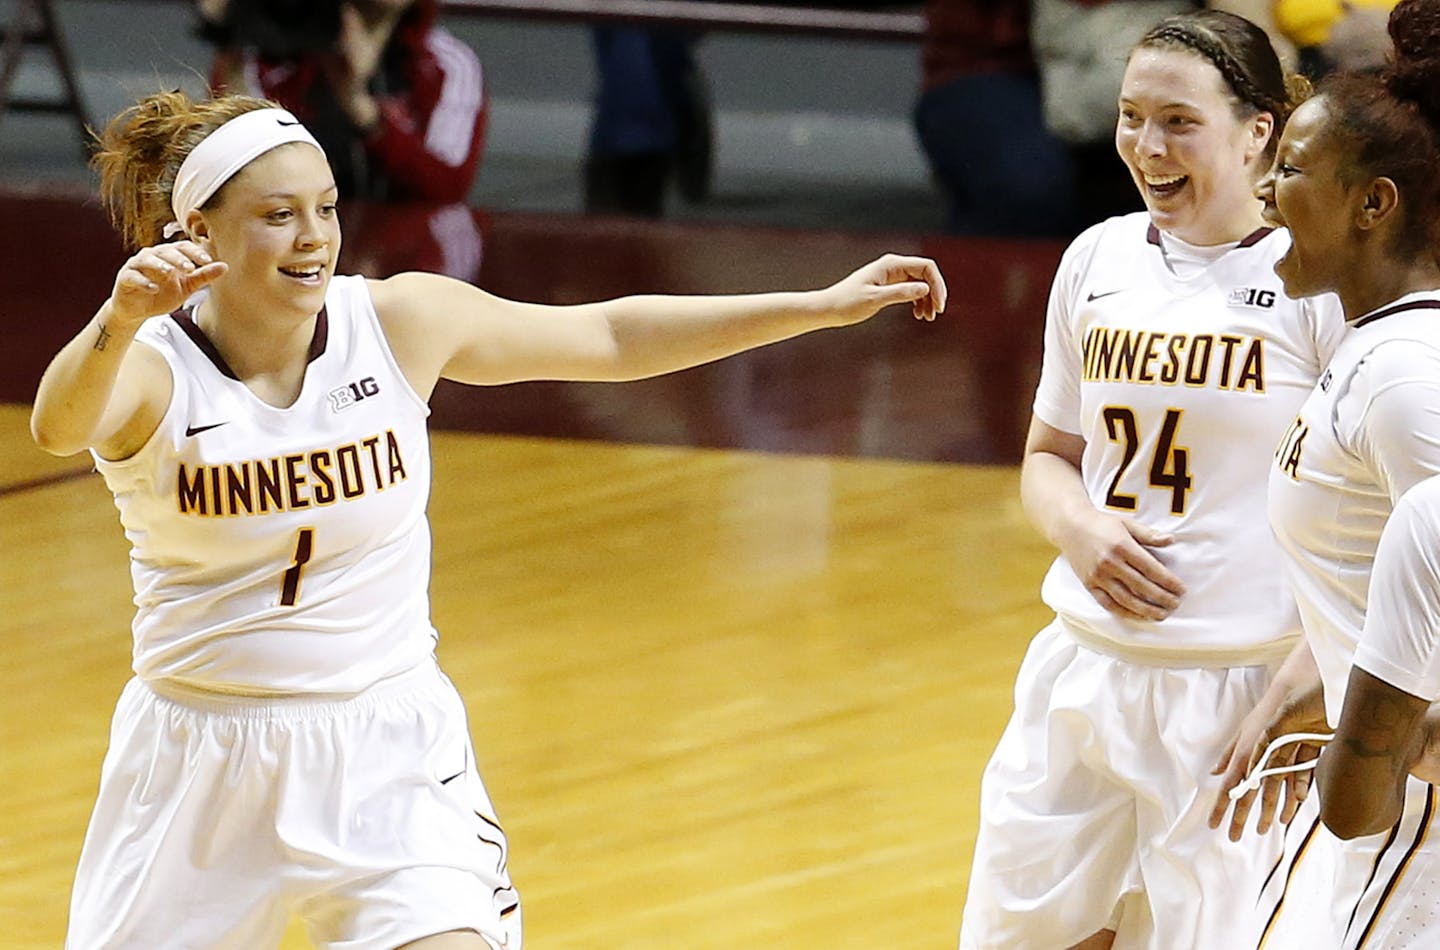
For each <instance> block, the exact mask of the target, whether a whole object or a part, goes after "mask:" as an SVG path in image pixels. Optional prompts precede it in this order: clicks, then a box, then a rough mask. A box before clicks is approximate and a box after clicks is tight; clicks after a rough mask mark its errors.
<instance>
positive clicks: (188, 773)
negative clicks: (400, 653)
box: [66, 661, 520, 950]
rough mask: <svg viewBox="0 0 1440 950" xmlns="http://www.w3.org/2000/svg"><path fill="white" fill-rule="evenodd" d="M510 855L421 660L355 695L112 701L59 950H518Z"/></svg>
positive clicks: (459, 715) (136, 688) (458, 705)
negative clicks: (296, 940)
mask: <svg viewBox="0 0 1440 950" xmlns="http://www.w3.org/2000/svg"><path fill="white" fill-rule="evenodd" d="M506 858H507V843H506V839H505V835H504V833H503V832H502V831H501V830H500V826H499V824H498V823H497V822H496V820H495V816H494V810H493V808H492V807H491V805H490V800H489V797H488V796H487V794H486V792H485V788H484V786H483V785H482V784H481V782H480V776H479V773H478V772H477V770H476V767H475V756H474V752H473V749H472V748H471V744H470V736H469V730H468V727H467V725H466V717H465V709H464V705H463V703H462V701H461V699H460V696H459V694H458V693H457V692H456V691H455V687H454V686H453V685H451V683H450V681H449V680H448V679H447V678H446V677H445V676H444V674H443V673H441V672H440V670H439V669H438V668H437V667H436V666H435V664H434V662H433V661H427V662H426V663H425V664H424V665H422V666H421V667H419V668H417V669H415V670H413V671H411V672H409V673H406V674H403V675H402V676H398V677H395V678H393V679H391V680H388V681H386V682H384V683H381V684H379V685H377V686H375V687H372V688H371V689H369V690H367V691H365V692H364V693H361V694H359V695H357V696H354V697H349V698H344V699H337V700H334V701H327V700H316V699H313V698H305V699H299V698H297V699H288V698H287V699H251V698H246V697H228V696H215V695H214V694H200V693H194V692H189V691H183V690H177V689H174V688H173V687H164V686H155V687H152V686H149V685H146V684H145V683H142V682H140V681H138V680H132V681H131V682H130V683H129V684H128V685H127V686H126V687H125V690H124V692H123V693H122V694H121V697H120V701H119V704H118V706H117V708H116V711H115V718H114V722H113V725H112V728H111V733H110V749H109V751H108V752H107V754H106V756H105V763H104V766H103V768H102V771H101V776H100V792H99V797H98V800H97V801H96V804H95V811H94V814H93V815H92V817H91V820H90V827H89V830H88V832H87V833H86V836H85V844H84V847H83V849H82V851H81V855H80V866H79V869H78V871H77V872H76V879H75V890H74V893H73V896H72V898H71V904H70V930H69V935H68V937H67V939H66V947H67V948H69V950H100V948H105V950H121V948H124V950H156V948H163V947H177V948H178V947H184V948H187V950H198V948H207V950H208V948H216V950H219V948H226V950H229V948H233V950H263V948H266V947H275V946H278V944H279V942H280V940H281V937H282V935H283V932H284V929H285V926H286V923H287V920H288V918H289V916H290V915H291V914H292V913H293V914H298V915H299V916H300V917H302V918H303V919H304V920H305V922H306V925H307V926H308V928H309V932H310V936H311V939H312V940H313V941H314V942H315V944H316V946H318V947H321V948H335V950H340V948H344V950H392V948H394V947H397V946H400V945H401V944H404V943H407V942H410V941H413V940H418V939H420V938H421V937H426V936H429V935H432V934H437V933H444V932H446V931H451V930H474V931H477V932H479V933H480V934H481V935H482V936H483V937H484V938H485V939H486V940H488V941H489V942H490V944H491V945H493V946H494V947H496V948H497V950H500V948H508V950H517V948H519V947H520V909H519V900H518V898H517V896H516V893H515V890H514V889H513V887H512V886H511V882H510V875H509V871H508V870H507V865H506Z"/></svg>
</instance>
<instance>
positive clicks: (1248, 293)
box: [1225, 287, 1275, 310]
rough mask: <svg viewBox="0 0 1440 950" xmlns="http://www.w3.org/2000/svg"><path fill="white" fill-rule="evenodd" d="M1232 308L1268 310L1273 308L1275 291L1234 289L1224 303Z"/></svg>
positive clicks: (1246, 288)
mask: <svg viewBox="0 0 1440 950" xmlns="http://www.w3.org/2000/svg"><path fill="white" fill-rule="evenodd" d="M1225 302H1226V303H1228V304H1229V305H1230V306H1232V307H1254V308H1255V309H1257V310H1269V309H1270V308H1271V307H1274V306H1275V291H1273V290H1262V289H1261V288H1259V287H1236V288H1235V289H1234V290H1232V291H1230V296H1229V297H1228V298H1227V299H1226V301H1225Z"/></svg>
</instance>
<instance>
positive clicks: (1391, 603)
mask: <svg viewBox="0 0 1440 950" xmlns="http://www.w3.org/2000/svg"><path fill="white" fill-rule="evenodd" d="M1355 665H1356V666H1358V667H1360V668H1361V669H1362V670H1365V671H1366V672H1367V673H1371V674H1373V675H1374V676H1376V677H1378V678H1380V679H1382V680H1384V681H1385V682H1387V683H1389V684H1390V685H1392V686H1394V687H1396V688H1397V689H1402V690H1404V691H1405V692H1407V693H1409V694H1410V695H1411V696H1418V697H1420V698H1421V699H1424V700H1428V701H1430V702H1432V703H1433V702H1434V701H1435V700H1437V699H1440V477H1432V478H1427V479H1425V480H1424V481H1423V482H1420V483H1419V484H1418V485H1416V486H1415V487H1414V488H1411V489H1410V490H1409V491H1407V492H1406V493H1405V494H1404V495H1402V496H1401V498H1400V502H1399V503H1398V504H1397V505H1396V506H1395V511H1394V512H1393V513H1392V514H1391V515H1390V520H1388V521H1386V522H1385V530H1384V531H1383V532H1382V533H1381V535H1380V545H1379V547H1378V548H1377V549H1376V552H1375V565H1374V572H1373V573H1372V575H1371V577H1370V596H1369V602H1368V604H1367V605H1366V610H1365V629H1364V631H1363V632H1362V633H1361V634H1360V645H1359V647H1358V648H1357V649H1356V651H1355Z"/></svg>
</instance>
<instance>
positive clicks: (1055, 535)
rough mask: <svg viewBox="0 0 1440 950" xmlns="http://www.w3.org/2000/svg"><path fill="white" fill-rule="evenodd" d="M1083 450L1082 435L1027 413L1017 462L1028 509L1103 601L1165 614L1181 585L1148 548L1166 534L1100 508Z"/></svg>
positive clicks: (1138, 614) (1134, 614) (1121, 612)
mask: <svg viewBox="0 0 1440 950" xmlns="http://www.w3.org/2000/svg"><path fill="white" fill-rule="evenodd" d="M1084 454H1085V439H1084V437H1083V436H1079V435H1076V434H1074V433H1070V432H1064V431H1062V430H1060V429H1057V428H1055V427H1054V426H1051V425H1048V424H1046V423H1045V422H1042V421H1041V420H1040V419H1039V418H1038V417H1032V418H1031V420H1030V434H1029V436H1028V437H1027V438H1026V441H1025V460H1024V462H1023V464H1022V465H1021V468H1020V501H1021V503H1022V504H1023V505H1024V507H1025V513H1026V515H1028V516H1029V518H1030V521H1031V523H1032V524H1034V525H1035V527H1036V529H1037V530H1038V531H1039V532H1040V533H1041V534H1043V535H1044V536H1045V537H1046V538H1047V539H1049V541H1050V543H1051V544H1053V545H1055V546H1056V547H1057V548H1059V549H1060V551H1061V553H1062V554H1064V555H1065V559H1066V560H1067V561H1068V562H1069V564H1070V567H1071V569H1072V570H1074V571H1075V573H1076V575H1077V576H1078V577H1079V578H1080V580H1081V582H1082V583H1084V585H1085V587H1086V589H1087V590H1089V591H1090V595H1091V596H1092V597H1094V598H1095V600H1096V601H1097V602H1098V603H1099V604H1100V606H1102V607H1104V608H1105V609H1106V610H1108V611H1110V612H1111V613H1113V614H1116V615H1118V616H1121V617H1126V618H1130V619H1134V620H1161V619H1164V618H1165V617H1167V616H1169V614H1170V612H1171V611H1172V610H1174V609H1175V608H1176V607H1178V606H1179V605H1180V595H1181V594H1183V593H1184V592H1185V585H1184V584H1183V583H1182V582H1181V580H1180V578H1178V577H1176V576H1175V574H1174V573H1173V572H1172V571H1171V570H1170V569H1169V568H1167V567H1166V566H1165V565H1164V564H1162V563H1160V560H1159V559H1158V558H1156V557H1155V555H1154V554H1152V553H1151V552H1150V550H1149V548H1151V547H1164V546H1165V545H1167V544H1169V543H1170V536H1169V535H1167V534H1164V533H1162V532H1160V531H1156V530H1154V529H1153V528H1150V527H1149V526H1147V525H1144V524H1141V523H1140V522H1138V521H1135V520H1134V519H1131V518H1125V517H1122V516H1120V515H1115V514H1110V513H1108V512H1103V511H1099V510H1097V509H1096V507H1095V506H1094V505H1093V504H1092V503H1091V501H1090V496H1089V494H1088V493H1087V492H1086V491H1085V483H1084V481H1083V480H1082V478H1081V476H1080V462H1081V459H1082V457H1083V456H1084Z"/></svg>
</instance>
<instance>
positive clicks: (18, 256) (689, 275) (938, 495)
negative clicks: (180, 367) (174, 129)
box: [0, 196, 1054, 950]
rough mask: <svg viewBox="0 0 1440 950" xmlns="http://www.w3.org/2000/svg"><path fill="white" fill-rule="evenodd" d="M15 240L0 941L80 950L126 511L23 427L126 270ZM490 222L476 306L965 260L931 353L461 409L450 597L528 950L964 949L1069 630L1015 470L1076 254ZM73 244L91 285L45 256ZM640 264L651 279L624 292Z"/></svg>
mask: <svg viewBox="0 0 1440 950" xmlns="http://www.w3.org/2000/svg"><path fill="white" fill-rule="evenodd" d="M0 217H6V220H7V221H13V222H16V224H19V225H21V226H19V227H17V226H7V227H6V228H5V229H4V230H5V232H6V235H7V236H4V237H0V301H3V302H4V305H5V310H6V312H5V313H4V315H3V316H0V326H3V329H4V332H5V333H6V337H7V342H6V344H4V346H3V349H0V376H3V378H5V379H6V380H7V382H6V384H5V385H7V386H8V387H9V389H0V401H4V402H5V403H6V404H4V405H0V446H3V449H0V644H3V654H0V655H3V662H0V932H3V934H4V936H3V937H0V944H3V946H5V947H14V948H32V947H33V948H40V947H56V946H59V945H60V942H61V940H62V937H63V933H64V927H65V919H66V913H67V900H68V889H69V883H70V878H71V874H72V872H73V869H74V863H75V860H76V856H77V854H78V851H79V846H80V841H81V837H82V834H83V831H84V827H85V822H86V819H87V816H88V810H89V807H90V804H91V801H92V798H93V795H94V791H95V786H96V781H97V776H98V770H99V765H100V760H101V757H102V756H103V754H104V750H105V744H106V736H107V728H108V721H109V716H110V712H111V709H112V707H113V704H114V701H115V699H116V697H117V695H118V693H119V690H120V688H121V686H122V685H123V683H124V682H125V680H126V678H127V675H128V664H129V621H130V616H131V604H130V587H129V578H128V569H127V563H126V548H125V543H124V538H123V535H122V533H121V531H120V528H119V525H118V521H117V518H116V515H115V511H114V507H113V504H112V503H111V500H110V497H109V494H108V492H107V491H106V490H105V488H104V485H103V483H102V482H101V481H100V479H99V477H98V476H97V475H95V474H94V473H93V472H91V471H90V467H89V464H88V462H87V460H86V459H85V458H84V457H83V456H81V457H75V458H70V459H52V458H49V457H48V456H45V455H43V454H42V453H40V452H39V451H38V450H37V449H35V448H34V447H33V445H32V444H31V442H30V439H29V436H28V430H27V422H28V406H27V402H28V399H29V394H33V389H34V384H35V381H36V380H37V379H38V373H39V370H40V368H41V367H43V364H44V361H45V359H47V358H48V356H49V354H50V352H53V349H54V348H55V347H57V346H58V344H59V342H60V341H63V339H65V338H66V337H68V336H69V335H70V334H71V333H72V332H73V331H74V329H75V328H76V327H77V326H78V325H79V324H80V323H82V322H83V321H84V320H85V319H87V318H88V316H89V314H90V313H91V312H92V311H93V308H94V306H95V305H96V304H97V303H98V301H99V300H100V299H102V298H103V296H104V294H105V292H106V291H107V289H108V282H109V280H110V279H111V275H113V272H114V267H115V265H116V264H117V263H118V260H119V256H118V251H117V250H115V249H114V248H113V247H111V246H110V245H108V244H107V243H106V241H107V240H108V238H106V237H105V236H104V235H105V234H106V233H107V232H105V231H104V228H103V221H99V219H98V215H97V214H96V212H95V210H94V208H93V207H88V206H85V205H83V204H81V203H79V202H74V201H58V200H54V199H40V198H35V197H28V198H27V197H23V196H22V197H15V196H11V197H10V198H8V199H7V198H3V197H0ZM22 218H23V223H22ZM482 225H483V226H482V227H481V230H482V231H483V232H484V256H483V263H482V264H481V265H480V266H479V270H478V282H479V283H481V284H482V285H483V286H487V287H490V288H491V289H495V290H496V291H497V292H500V293H507V294H508V295H511V296H522V297H526V298H527V299H553V300H563V299H567V298H568V299H586V298H592V297H599V296H606V295H610V294H612V293H622V292H630V291H631V290H641V289H646V290H652V289H653V290H662V291H685V290H716V289H730V286H731V285H737V286H735V288H734V289H750V288H753V289H763V287H765V286H791V285H793V286H807V285H808V286H819V285H820V284H821V283H823V282H825V281H827V280H829V279H833V278H835V277H838V276H841V275H842V274H843V273H844V272H845V270H847V269H848V268H849V267H850V266H854V265H856V264H859V263H861V262H863V261H864V260H866V259H868V258H869V257H870V256H871V252H872V251H873V250H876V249H877V248H879V247H890V248H893V249H897V250H902V251H903V250H928V251H929V252H931V253H937V256H940V257H942V266H945V267H946V269H947V276H948V277H949V278H950V280H951V285H952V293H953V295H954V299H955V301H956V303H955V305H954V306H952V308H951V313H950V314H949V315H947V317H946V318H945V320H944V322H942V323H938V324H934V325H921V324H916V323H914V322H913V321H910V320H909V318H908V317H906V316H904V315H903V314H895V313H888V314H882V315H881V316H880V317H879V318H877V320H876V321H872V323H871V324H868V325H866V327H863V328H852V329H851V330H846V331H838V332H836V333H826V334H819V335H816V336H815V337H812V338H807V339H806V340H803V341H792V342H791V343H786V344H782V345H780V346H778V347H772V348H769V349H768V350H762V351H760V352H759V353H757V354H753V355H750V356H747V357H743V358H741V359H738V360H733V361H729V362H728V364H721V365H720V366H718V367H712V368H708V369H704V370H697V371H690V372H687V373H682V374H677V375H676V376H673V377H667V378H664V379H662V380H655V381H650V382H647V383H636V384H626V385H623V386H598V387H597V386H590V387H561V386H551V385H540V384H532V385H530V386H522V387H507V389H506V390H505V391H491V392H486V391H477V390H463V391H462V390H460V389H459V388H458V387H457V388H455V389H454V390H447V391H443V392H441V393H439V394H437V398H436V401H435V405H436V413H435V419H434V421H435V423H436V430H437V431H436V432H435V435H434V451H435V465H436V474H435V485H434V491H433V500H432V503H431V520H432V524H433V527H434V536H435V556H434V562H435V573H434V582H433V585H432V595H433V608H434V618H435V622H436V625H437V627H438V628H439V630H440V632H441V645H440V656H441V661H442V664H443V665H444V666H445V668H446V670H447V671H448V672H449V674H450V676H451V678H452V679H454V680H455V682H456V683H457V685H458V686H459V688H460V690H461V692H462V693H463V694H464V697H465V699H466V702H467V704H468V706H469V711H470V725H471V731H472V734H473V736H474V740H475V745H476V748H477V752H478V755H479V760H480V761H479V764H480V769H481V774H482V775H483V776H484V777H485V779H486V782H487V785H488V787H489V789H490V792H491V795H492V797H493V798H494V800H495V803H496V806H497V808H498V809H499V811H500V815H501V817H502V819H503V821H504V822H505V824H506V827H507V830H508V832H509V834H510V838H511V843H512V860H511V869H512V872H513V874H514V875H515V879H516V883H517V886H518V887H519V888H520V891H521V894H522V899H523V901H524V908H525V922H526V940H527V945H528V946H531V947H537V948H558V950H565V948H593V947H602V946H603V947H613V948H621V950H640V948H646V950H648V948H661V947H663V948H671V947H695V948H712V947H713V948H719V947H727V948H728V947H735V946H767V947H778V948H794V950H821V948H824V950H843V948H856V950H859V948H862V947H863V948H872V947H877V946H878V947H905V948H949V947H953V946H954V944H955V939H956V934H957V931H958V926H959V918H960V908H961V903H962V901H963V897H964V893H965V885H966V875H967V870H968V862H969V856H970V848H971V845H972V840H973V832H974V822H975V817H976V798H977V790H978V782H979V774H980V770H981V767H982V766H983V764H984V761H985V759H986V757H987V755H988V753H989V751H990V749H991V747H992V746H993V744H994V742H995V739H996V738H997V737H998V735H999V731H1000V729H1001V727H1002V725H1003V723H1004V720H1005V717H1006V716H1007V715H1008V712H1009V708H1010V689H1011V684H1012V680H1013V675H1014V671H1015V669H1016V667H1017V666H1018V664H1019V661H1020V658H1021V655H1022V652H1023V650H1024V646H1025V644H1026V643H1027V642H1028V640H1029V638H1030V636H1031V635H1032V634H1033V633H1034V631H1035V630H1037V629H1039V627H1040V626H1041V625H1042V624H1043V623H1044V622H1045V620H1046V619H1047V612H1046V611H1045V609H1044V608H1043V606H1042V605H1041V604H1040V603H1039V600H1038V595H1037V592H1038V587H1039V582H1040V578H1041V575H1042V573H1043V571H1044V568H1045V566H1046V565H1047V564H1048V562H1049V560H1050V557H1051V552H1050V550H1049V549H1048V547H1047V546H1046V545H1045V544H1044V543H1043V542H1042V541H1041V540H1040V539H1039V538H1038V537H1037V536H1036V535H1035V533H1034V532H1033V531H1032V530H1031V529H1030V528H1029V526H1028V525H1027V523H1026V522H1025V520H1024V518H1023V516H1022V514H1021V512H1020V509H1019V504H1018V500H1017V497H1016V496H1017V470H1016V469H1015V467H1014V464H1013V463H1014V460H1015V456H1014V453H1015V451H1016V443H1017V439H1018V432H1019V429H1020V427H1021V426H1022V425H1023V417H1024V413H1025V405H1026V402H1027V400H1028V391H1027V390H1028V387H1029V386H1030V385H1032V384H1033V373H1034V357H1035V355H1036V354H1035V353H1034V352H1032V351H1034V350H1036V349H1038V345H1037V340H1038V328H1039V321H1040V319H1041V315H1040V313H1039V312H1036V306H1037V304H1036V300H1037V295H1038V300H1040V301H1043V294H1044V284H1045V283H1046V281H1047V280H1048V274H1046V273H1044V271H1045V268H1046V267H1048V266H1053V259H1054V258H1053V254H1052V252H1051V250H1050V249H1038V250H1037V249H1025V248H1016V247H1007V246H1004V245H995V246H987V247H979V246H971V245H954V246H951V245H948V244H944V243H943V242H942V243H935V242H933V241H930V242H928V243H927V242H926V241H921V240H919V239H907V238H905V237H904V236H896V237H894V238H891V239H887V238H884V237H881V238H875V237H866V238H852V237H847V236H835V235H828V236H827V235H796V234H742V233H739V232H720V233H717V232H714V231H713V230H707V232H706V233H704V234H696V233H691V232H689V231H686V230H684V229H678V230H677V229H674V228H673V227H671V226H665V225H658V226H650V228H649V229H639V228H638V226H631V225H624V224H620V223H615V222H611V223H608V224H604V223H602V224H598V225H594V227H595V228H599V229H600V230H599V231H591V230H587V229H589V228H590V227H591V226H590V225H587V224H585V223H584V222H577V221H574V220H570V221H565V222H558V223H555V224H549V225H547V224H546V223H545V222H543V221H539V220H536V219H532V218H524V217H516V218H505V217H503V216H496V217H495V218H493V219H488V220H485V221H483V222H482ZM632 227H635V229H634V230H631V228H632ZM49 229H56V230H65V231H66V232H67V240H69V239H77V235H78V239H77V240H78V243H75V244H73V245H71V246H74V247H78V248H83V249H84V253H83V255H81V257H83V260H80V261H78V262H76V261H67V260H58V261H57V260H54V259H53V255H52V259H48V260H47V253H48V252H47V251H46V248H47V247H48V248H49V249H50V251H53V249H54V248H55V247H56V245H55V244H54V243H51V242H48V241H47V240H46V235H45V232H46V231H47V230H49ZM547 229H548V230H547ZM17 232H19V233H21V234H24V235H26V236H25V237H24V239H23V240H22V239H20V238H17V237H16V236H15V235H16V233H17ZM391 233H393V232H391ZM545 234H548V237H546V236H545ZM577 234H578V240H579V242H580V244H579V245H576V244H575V243H573V242H574V240H575V239H576V237H577ZM565 235H568V238H567V237H565ZM347 240H349V232H347ZM566 240H570V241H571V242H572V243H570V244H565V243H564V242H565V241H566ZM586 241H589V242H590V244H591V246H589V247H586V246H585V242H586ZM717 248H718V254H719V257H718V263H717ZM597 249H601V250H597ZM37 252H38V253H37ZM946 254H949V255H953V256H952V257H951V259H950V261H951V264H953V266H947V265H946V261H945V260H944V258H945V255H946ZM630 255H639V256H640V257H641V258H643V259H644V260H645V268H644V269H643V270H640V271H633V270H632V271H628V272H627V271H625V269H624V268H617V267H616V266H615V262H616V261H623V260H630V259H631V257H630ZM532 257H533V258H536V259H535V260H534V262H533V263H532V264H530V265H528V267H529V269H528V271H527V269H526V265H524V264H523V262H524V261H526V260H527V259H530V258H532ZM542 258H543V259H542ZM351 260H352V261H354V260H356V258H355V257H354V256H353V255H352V257H351ZM1024 260H1028V261H1029V263H1028V264H1027V265H1026V268H1027V269H1025V270H1024V275H1022V276H1024V280H1023V281H1021V279H1020V278H1016V277H1015V276H1014V273H1013V272H1010V271H1006V270H1005V266H1007V265H1006V262H1014V261H1024ZM397 263H400V264H403V263H404V262H403V261H400V262H397V261H395V260H393V259H392V260H383V259H378V260H372V261H368V262H365V266H368V267H370V268H371V269H373V270H386V269H391V270H393V269H398V266H394V265H396V264H397ZM503 265H508V266H503ZM354 269H360V268H359V267H355V268H354ZM367 272H368V271H367ZM617 272H618V273H620V277H618V278H617V276H616V275H617ZM1007 274H1009V276H1007ZM1026 275H1028V276H1026ZM617 280H620V281H622V283H620V284H619V285H617V284H616V281H617ZM625 281H629V283H625ZM1017 281H1020V282H1021V283H1024V286H1020V284H1019V283H1017ZM1027 281H1028V283H1026V282H1027ZM967 282H968V285H967ZM527 288H528V293H527V292H526V290H527ZM667 443H668V444H667ZM980 463H984V464H980ZM284 946H285V948H286V950H295V948H302V947H306V946H308V943H307V942H306V941H305V939H304V937H303V932H302V931H301V930H300V929H299V928H298V927H296V928H292V931H291V933H290V934H289V935H288V936H287V938H286V941H285V944H284Z"/></svg>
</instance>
